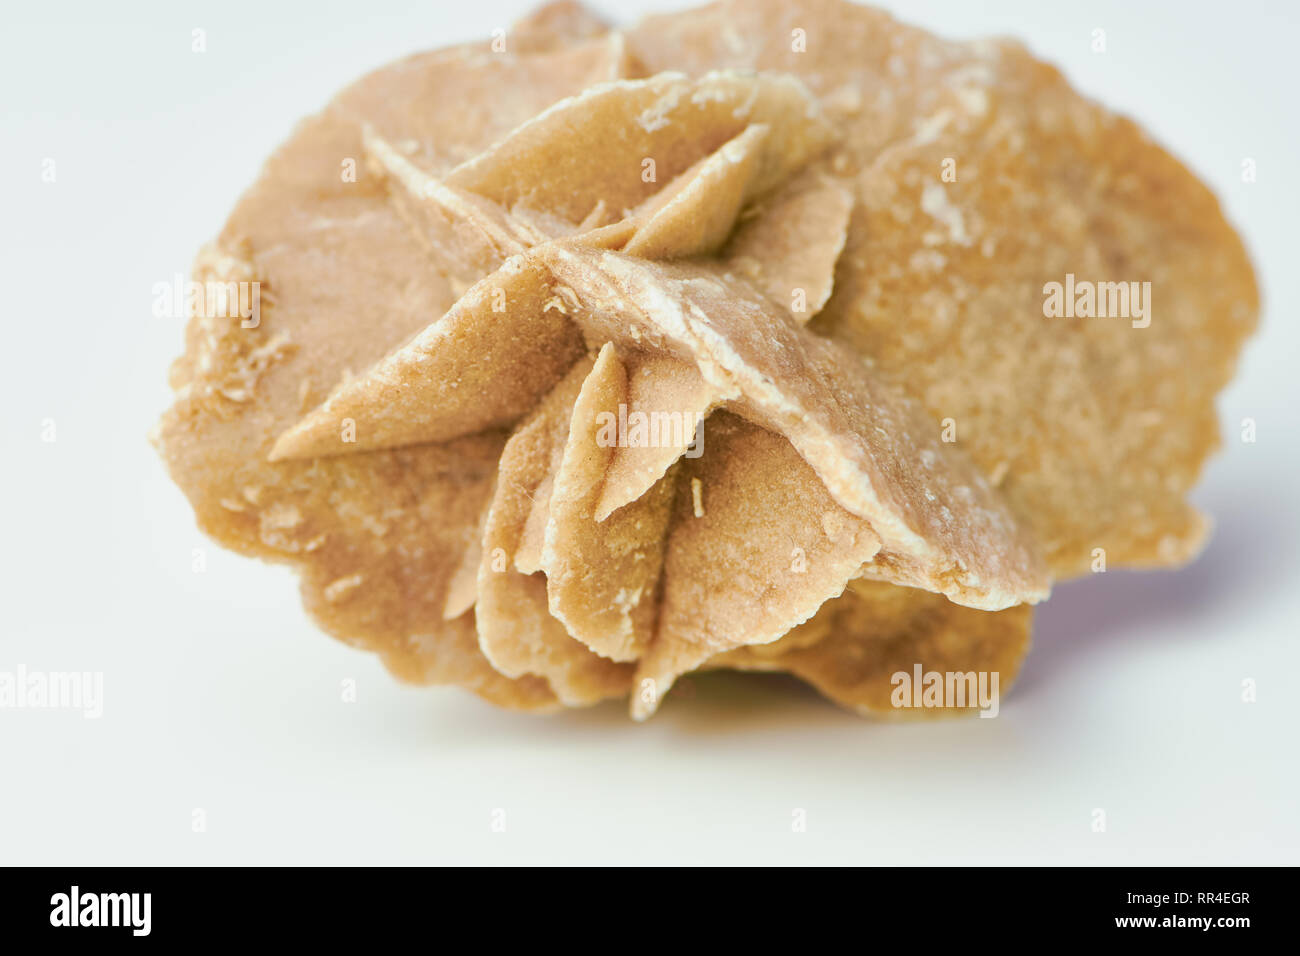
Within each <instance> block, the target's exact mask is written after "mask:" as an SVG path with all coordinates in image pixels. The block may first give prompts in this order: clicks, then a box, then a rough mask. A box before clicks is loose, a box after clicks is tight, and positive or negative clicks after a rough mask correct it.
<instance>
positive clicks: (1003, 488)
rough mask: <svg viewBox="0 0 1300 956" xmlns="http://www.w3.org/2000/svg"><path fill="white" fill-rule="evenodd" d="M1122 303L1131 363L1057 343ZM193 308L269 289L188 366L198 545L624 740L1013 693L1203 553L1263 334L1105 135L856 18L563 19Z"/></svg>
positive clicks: (334, 181) (983, 58)
mask: <svg viewBox="0 0 1300 956" xmlns="http://www.w3.org/2000/svg"><path fill="white" fill-rule="evenodd" d="M796 30H802V31H804V36H805V37H806V38H807V40H806V46H805V47H804V48H803V49H802V50H799V49H793V48H792V44H791V42H790V38H791V36H792V35H793V31H796ZM793 46H797V44H795V45H793ZM349 161H351V167H350V168H351V169H352V170H353V171H354V175H352V176H349V175H347V174H346V171H347V170H348V169H349V165H348V164H349ZM953 164H955V167H956V169H957V170H958V172H957V175H956V176H955V177H951V176H946V175H945V173H944V171H945V169H949V168H951V166H952V165H953ZM341 169H342V170H344V173H341V172H340V170H341ZM1117 269H1120V270H1122V272H1123V275H1124V277H1126V278H1127V277H1142V278H1143V279H1144V280H1149V282H1150V289H1151V294H1150V298H1149V300H1148V303H1149V304H1150V303H1158V305H1157V306H1155V309H1156V310H1157V311H1154V312H1153V314H1152V318H1151V321H1150V322H1149V323H1148V324H1146V325H1145V326H1142V327H1138V323H1129V322H1127V321H1123V320H1115V319H1111V318H1101V319H1077V318H1076V319H1073V320H1060V319H1052V318H1047V317H1045V315H1044V308H1043V288H1044V284H1045V283H1046V282H1049V281H1051V280H1052V279H1054V278H1060V277H1063V276H1065V275H1066V274H1067V273H1068V274H1078V275H1080V276H1084V275H1088V276H1100V277H1105V276H1109V275H1113V274H1114V273H1115V271H1116V270H1117ZM195 278H196V279H198V280H200V281H211V282H218V283H225V282H230V281H253V282H257V283H258V284H259V287H260V288H261V289H262V307H261V312H260V316H259V321H258V322H257V323H256V326H255V327H253V328H248V327H246V326H248V325H249V324H250V323H246V322H240V321H238V318H237V317H236V318H234V319H232V318H230V317H227V316H224V315H222V314H219V313H218V312H217V311H214V310H203V309H201V310H200V311H199V313H198V314H197V315H195V316H194V318H193V319H192V320H191V323H190V327H189V331H188V336H187V349H186V354H185V356H183V357H182V358H181V359H180V360H179V361H178V362H177V364H176V366H175V368H174V370H173V384H174V385H175V387H176V388H177V392H178V395H177V400H176V403H175V405H174V406H173V408H172V409H171V410H170V411H169V412H168V413H167V415H166V416H165V417H164V420H163V423H162V425H161V427H160V429H159V437H158V442H159V446H160V448H161V450H162V453H163V456H164V458H165V459H166V461H167V464H168V466H169V468H170V469H171V471H172V474H173V476H174V477H175V478H176V480H177V482H178V483H179V484H180V485H181V487H182V488H183V489H184V490H185V492H186V494H187V495H188V496H189V497H190V500H191V501H192V503H193V504H194V507H195V511H196V513H197V515H198V518H199V521H200V524H201V525H202V527H203V528H204V530H205V531H207V532H208V533H209V534H211V535H213V536H214V537H215V538H217V539H218V540H219V541H221V542H222V543H223V544H225V545H227V546H229V547H233V548H235V549H237V550H240V551H244V552H248V553H252V554H257V555H259V556H262V557H267V558H272V559H275V560H282V561H288V562H290V563H292V564H293V565H295V566H296V567H297V568H298V569H299V571H300V573H301V579H302V594H303V599H304V602H305V604H306V606H307V607H308V609H309V610H310V611H311V613H312V614H313V615H314V617H315V618H316V619H317V620H318V621H319V622H320V624H321V626H322V627H323V628H324V629H326V630H327V631H329V632H330V633H332V634H334V635H336V636H338V637H340V638H341V639H343V640H345V641H347V642H349V643H351V644H354V645H356V646H358V647H362V648H365V649H368V650H372V651H375V652H377V653H379V654H380V655H381V656H382V657H383V659H384V660H385V662H386V663H387V664H388V666H389V667H390V669H392V670H393V671H394V672H395V673H396V674H398V675H399V676H401V677H403V678H406V679H409V680H413V681H418V682H427V683H456V684H460V685H462V686H464V687H466V688H468V689H470V690H472V691H474V692H475V693H477V694H480V695H481V696H483V697H485V698H487V699H489V700H491V701H494V702H496V703H498V704H502V705H505V706H510V707H516V708H525V709H547V708H552V707H555V706H559V705H565V706H576V705H584V704H590V703H593V702H595V701H598V700H601V699H604V698H609V697H623V696H628V697H629V699H630V702H631V710H632V713H633V714H634V715H635V716H638V717H642V716H646V715H648V714H649V713H651V712H653V710H654V709H655V708H656V707H657V706H658V704H659V702H660V701H661V700H662V699H663V696H664V694H665V693H666V692H667V691H668V690H669V688H670V687H671V685H672V682H673V681H674V680H675V679H676V678H677V677H679V676H680V675H681V674H683V673H686V672H689V671H691V670H694V669H697V668H702V667H729V668H737V669H755V670H779V671H788V672H791V673H794V674H796V675H797V676H799V677H801V678H802V679H804V680H807V681H809V682H810V683H812V684H813V685H814V686H816V687H818V688H819V689H820V690H822V691H823V692H824V693H826V694H827V695H828V696H830V697H831V698H833V699H835V700H837V701H839V702H841V703H843V704H845V705H846V706H849V707H851V708H854V709H856V710H858V711H860V712H862V713H867V714H876V715H892V714H896V713H899V711H897V710H895V709H893V708H891V707H890V704H889V689H890V675H891V674H892V673H893V672H895V671H897V670H900V669H901V670H910V669H911V666H912V665H913V664H921V665H923V666H924V667H925V669H927V670H937V671H970V670H978V671H986V670H995V671H998V672H1000V674H1001V676H1002V687H1003V688H1004V689H1005V687H1006V686H1008V685H1009V683H1010V681H1011V680H1012V679H1013V678H1014V675H1015V672H1016V670H1017V668H1018V666H1019V662H1020V660H1021V658H1022V656H1023V654H1024V653H1025V651H1026V650H1027V647H1028V637H1029V628H1030V617H1031V616H1030V613H1029V610H1028V607H1027V605H1029V604H1032V603H1034V602H1036V601H1039V600H1041V599H1043V598H1044V597H1046V595H1047V593H1048V590H1049V588H1050V584H1051V582H1052V580H1054V579H1060V578H1063V577H1069V576H1072V575H1076V574H1079V573H1082V572H1084V571H1086V570H1087V569H1088V567H1089V562H1090V561H1091V560H1092V559H1093V555H1094V554H1095V552H1096V549H1102V550H1103V551H1104V553H1105V554H1106V555H1107V558H1108V560H1109V562H1110V566H1112V567H1114V566H1119V565H1129V566H1171V565H1176V564H1178V563H1181V562H1184V561H1186V560H1188V559H1190V558H1191V557H1192V556H1194V554H1195V553H1196V551H1197V549H1198V548H1199V546H1200V544H1201V542H1202V541H1203V540H1204V534H1205V527H1206V522H1205V520H1204V519H1203V517H1202V516H1201V515H1199V514H1198V513H1197V512H1196V511H1195V510H1194V509H1192V508H1191V507H1190V506H1189V505H1188V504H1187V502H1186V493H1187V491H1188V490H1190V488H1191V486H1192V484H1193V483H1194V481H1195V479H1196V476H1197V474H1198V472H1199V470H1200V467H1201V465H1202V463H1203V461H1204V460H1205V458H1206V457H1207V456H1208V455H1209V453H1210V452H1211V451H1212V450H1213V448H1214V447H1215V445H1216V443H1217V428H1216V425H1215V421H1214V411H1213V399H1214V395H1215V393H1216V392H1217V390H1218V389H1219V388H1220V387H1222V385H1223V384H1224V383H1225V382H1226V381H1227V379H1228V378H1229V377H1230V375H1231V372H1232V367H1233V364H1234V362H1235V356H1236V353H1237V351H1238V349H1239V347H1240V343H1241V341H1242V340H1243V339H1244V337H1245V336H1246V335H1247V334H1248V333H1249V332H1250V330H1251V328H1252V327H1253V324H1254V320H1255V313H1256V310H1257V297H1256V291H1255V286H1254V279H1253V274H1252V272H1251V270H1250V266H1249V262H1248V260H1247V259H1246V256H1245V253H1244V251H1243V249H1242V246H1241V244H1240V241H1239V240H1238V238H1237V237H1236V235H1235V234H1234V233H1233V232H1232V230H1231V229H1230V227H1229V226H1227V224H1226V223H1225V222H1224V221H1223V218H1222V216H1221V214H1220V212H1219V210H1218V206H1217V203H1216V202H1215V200H1214V198H1213V196H1212V195H1211V194H1210V193H1209V192H1208V191H1207V190H1206V189H1205V187H1204V186H1202V185H1201V184H1200V183H1199V182H1197V181H1196V180H1195V179H1194V178H1193V177H1192V176H1191V175H1190V174H1189V173H1188V172H1187V171H1186V170H1185V169H1184V168H1183V167H1182V166H1181V165H1179V164H1178V163H1177V162H1176V161H1175V160H1173V159H1172V158H1171V157H1169V156H1168V155H1167V154H1166V153H1164V152H1163V151H1162V150H1161V149H1160V148H1159V147H1157V146H1155V145H1154V144H1152V143H1151V142H1150V141H1149V140H1148V139H1147V138H1146V137H1145V136H1144V134H1143V133H1142V132H1141V131H1140V130H1139V129H1138V128H1137V127H1135V126H1134V125H1133V124H1132V123H1131V122H1129V121H1127V120H1124V119H1121V118H1117V117H1115V116H1113V115H1111V114H1109V113H1108V112H1106V111H1105V110H1103V109H1102V108H1100V107H1098V106H1096V105H1095V104H1092V103H1090V102H1088V101H1087V100H1085V99H1083V98H1081V97H1079V96H1078V95H1077V94H1076V93H1074V92H1073V91H1071V90H1070V89H1069V87H1068V86H1067V85H1066V84H1065V83H1064V81H1063V80H1062V79H1061V77H1060V76H1059V74H1058V73H1057V72H1056V71H1055V70H1053V69H1051V68H1050V67H1048V66H1046V65H1044V64H1042V63H1040V62H1038V61H1036V60H1034V59H1033V58H1032V57H1030V56H1029V55H1028V54H1027V53H1026V52H1025V51H1024V50H1023V49H1022V48H1021V47H1019V46H1018V45H1016V44H1014V43H1010V42H1005V41H999V42H988V41H981V42H977V43H952V42H948V41H944V40H940V39H937V38H935V37H933V36H931V35H929V34H926V33H924V32H922V31H919V30H916V29H913V28H910V27H906V26H902V25H900V24H898V23H896V22H894V21H893V20H892V19H890V18H889V17H887V16H885V15H884V14H881V13H879V12H877V11H874V10H871V9H869V8H865V7H858V6H855V5H851V4H846V3H839V2H817V3H812V2H804V3H798V4H793V5H791V4H776V3H766V2H737V3H724V4H715V5H712V6H708V7H703V8H700V9H698V10H695V11H688V12H685V13H681V14H673V15H668V16H665V17H655V18H651V19H649V20H646V21H645V22H643V23H642V24H641V25H639V26H637V27H635V28H632V29H630V30H628V31H626V32H620V31H617V30H613V29H611V28H609V27H607V26H605V25H604V24H602V23H600V22H598V21H597V20H595V19H594V18H593V17H591V16H590V15H589V14H587V13H586V12H585V11H583V10H581V8H578V7H575V6H573V5H568V4H558V5H553V6H550V7H546V8H543V9H542V10H540V11H538V12H537V13H536V14H534V15H533V16H532V17H530V18H529V19H528V20H527V21H525V22H524V23H521V24H519V25H517V26H516V27H515V28H514V29H513V30H511V31H510V32H509V33H508V35H507V41H506V50H505V51H504V52H494V51H492V50H491V49H490V47H488V46H487V45H471V46H465V47H456V48H451V49H446V50H439V51H435V52H432V53H427V54H420V55H417V56H415V57H411V58H409V59H407V60H404V61H402V62H400V63H399V64H396V65H394V66H391V67H388V68H385V69H382V70H380V71H378V72H376V73H374V74H371V75H370V76H368V77H366V78H364V79H363V80H361V81H359V82H358V83H357V84H355V85H354V86H352V87H350V88H349V89H347V90H345V91H344V92H343V93H342V94H340V95H339V96H338V97H336V99H335V100H334V101H333V102H332V103H331V104H330V105H329V106H328V107H327V108H326V109H325V110H324V111H323V112H322V113H320V114H318V115H317V116H315V117H312V118H310V119H308V120H307V121H305V122H304V123H303V124H301V125H300V127H299V128H298V130H297V131H296V132H295V134H294V136H293V137H292V138H291V139H290V141H289V142H288V143H286V144H285V145H284V146H283V147H281V149H280V150H278V151H277V152H276V154H275V155H274V156H273V157H272V158H271V159H270V160H269V161H268V163H267V166H266V168H265V170H264V171H263V174H262V176H261V177H260V179H259V180H258V182H257V183H256V184H255V185H254V186H253V187H252V189H251V190H250V191H249V192H248V194H246V196H245V197H244V198H243V200H241V202H240V204H239V205H238V207H237V208H236V210H235V212H234V213H233V214H232V216H231V219H230V221H229V222H228V223H227V225H226V227H225V229H224V230H223V231H222V233H221V234H220V235H219V236H218V238H217V239H216V240H215V242H214V243H212V244H211V245H210V246H209V247H208V248H206V249H205V250H204V251H203V252H202V253H201V254H200V256H199V259H198V261H197V263H196V266H195Z"/></svg>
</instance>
